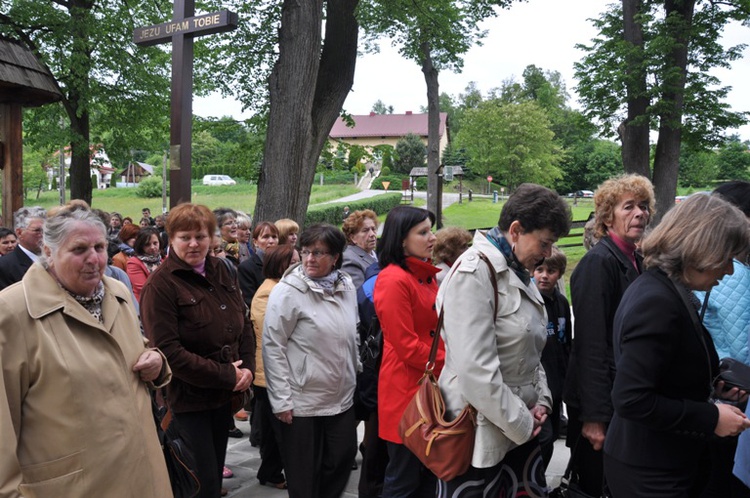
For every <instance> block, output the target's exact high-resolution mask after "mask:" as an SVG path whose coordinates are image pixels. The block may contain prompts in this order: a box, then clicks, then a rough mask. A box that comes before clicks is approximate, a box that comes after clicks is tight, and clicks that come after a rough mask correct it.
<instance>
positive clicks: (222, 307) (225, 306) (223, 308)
mask: <svg viewBox="0 0 750 498" xmlns="http://www.w3.org/2000/svg"><path fill="white" fill-rule="evenodd" d="M219 308H221V309H222V310H225V309H227V305H226V304H222V305H221V306H219Z"/></svg>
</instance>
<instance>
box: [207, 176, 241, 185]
mask: <svg viewBox="0 0 750 498" xmlns="http://www.w3.org/2000/svg"><path fill="white" fill-rule="evenodd" d="M203 185H237V182H236V181H234V180H232V178H231V177H229V176H227V175H206V176H204V177H203Z"/></svg>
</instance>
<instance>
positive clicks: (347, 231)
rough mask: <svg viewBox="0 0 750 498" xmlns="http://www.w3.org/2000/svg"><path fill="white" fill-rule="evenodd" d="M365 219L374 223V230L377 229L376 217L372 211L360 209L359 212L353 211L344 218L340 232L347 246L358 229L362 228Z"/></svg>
mask: <svg viewBox="0 0 750 498" xmlns="http://www.w3.org/2000/svg"><path fill="white" fill-rule="evenodd" d="M367 218H370V219H371V220H372V221H373V222H374V223H375V228H377V227H378V215H377V214H375V211H373V210H372V209H362V210H359V211H354V212H353V213H350V214H349V216H347V217H346V219H345V220H344V224H343V225H341V231H342V232H344V235H345V236H346V241H347V242H348V243H349V244H351V240H352V239H351V238H352V236H354V235H355V234H356V233H357V232H358V231H359V230H360V228H362V224H363V223H364V222H365V219H367Z"/></svg>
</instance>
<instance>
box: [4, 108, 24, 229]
mask: <svg viewBox="0 0 750 498" xmlns="http://www.w3.org/2000/svg"><path fill="white" fill-rule="evenodd" d="M22 119H23V111H22V108H21V104H19V103H15V104H0V141H2V142H3V144H4V147H3V149H4V153H3V157H2V158H0V160H2V162H3V169H2V172H3V173H2V174H3V190H2V194H3V200H2V207H3V215H2V225H3V226H4V227H7V228H13V213H14V212H16V211H17V210H18V209H20V208H21V207H23V133H22V128H23V127H22Z"/></svg>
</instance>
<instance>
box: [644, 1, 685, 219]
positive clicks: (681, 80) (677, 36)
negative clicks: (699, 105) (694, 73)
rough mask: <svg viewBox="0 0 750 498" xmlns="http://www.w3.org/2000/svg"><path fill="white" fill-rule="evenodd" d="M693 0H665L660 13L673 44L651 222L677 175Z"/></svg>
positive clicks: (666, 204)
mask: <svg viewBox="0 0 750 498" xmlns="http://www.w3.org/2000/svg"><path fill="white" fill-rule="evenodd" d="M694 9H695V0H667V1H666V2H664V13H665V16H666V18H667V19H671V20H672V22H668V23H667V25H668V26H670V27H671V29H672V32H671V33H670V34H671V35H672V36H671V38H672V40H673V47H672V50H671V52H670V53H669V55H668V56H667V62H666V66H667V72H666V73H665V74H666V75H667V76H666V77H665V80H664V82H663V86H664V91H663V92H662V97H661V100H662V105H663V107H662V109H663V111H662V112H661V113H660V114H659V138H658V140H657V142H656V155H655V156H654V177H653V183H654V193H655V194H656V216H655V219H654V221H653V223H654V224H655V223H658V222H659V220H661V217H662V216H664V214H665V213H666V212H667V211H668V210H669V209H670V208H671V207H672V206H673V205H674V196H675V194H676V193H677V175H678V173H679V170H680V144H681V142H682V115H683V111H684V104H685V84H686V81H687V64H688V49H689V44H690V31H691V28H692V24H693V12H694Z"/></svg>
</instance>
